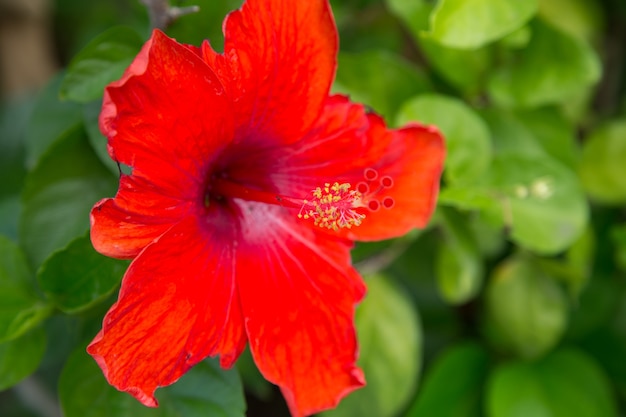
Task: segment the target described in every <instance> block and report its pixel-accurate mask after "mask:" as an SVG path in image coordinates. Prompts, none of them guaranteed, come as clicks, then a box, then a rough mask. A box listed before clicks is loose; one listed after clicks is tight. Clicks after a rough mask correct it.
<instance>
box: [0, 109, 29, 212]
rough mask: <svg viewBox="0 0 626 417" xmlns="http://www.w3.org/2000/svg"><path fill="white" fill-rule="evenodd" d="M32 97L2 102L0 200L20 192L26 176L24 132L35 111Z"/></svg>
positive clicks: (0, 116) (0, 124)
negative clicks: (0, 179)
mask: <svg viewBox="0 0 626 417" xmlns="http://www.w3.org/2000/svg"><path fill="white" fill-rule="evenodd" d="M33 104H34V103H33V100H32V99H21V100H6V103H2V104H0V138H2V140H0V178H2V181H0V200H1V199H2V198H3V197H6V196H13V195H16V194H17V193H19V192H20V190H21V188H22V185H23V182H24V177H25V176H26V166H25V163H24V162H25V161H24V160H25V149H24V134H25V132H26V128H27V127H28V123H29V119H30V117H31V113H32V111H33Z"/></svg>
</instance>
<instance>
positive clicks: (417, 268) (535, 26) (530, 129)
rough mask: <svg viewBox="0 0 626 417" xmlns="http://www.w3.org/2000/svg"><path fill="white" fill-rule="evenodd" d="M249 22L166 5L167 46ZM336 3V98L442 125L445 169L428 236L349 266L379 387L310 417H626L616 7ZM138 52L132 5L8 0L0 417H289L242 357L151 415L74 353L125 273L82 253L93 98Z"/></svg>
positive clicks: (621, 55)
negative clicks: (357, 281)
mask: <svg viewBox="0 0 626 417" xmlns="http://www.w3.org/2000/svg"><path fill="white" fill-rule="evenodd" d="M294 1H295V0H294ZM298 1H304V0H298ZM240 4H241V1H239V0H198V1H193V2H192V1H180V2H172V5H173V6H181V7H184V6H190V5H199V6H200V12H199V13H195V14H190V15H187V16H184V17H181V18H180V19H178V20H177V21H175V22H173V23H172V24H171V25H170V26H169V27H168V28H167V33H168V34H169V35H170V36H173V37H175V38H176V39H177V40H178V41H180V42H185V43H190V44H195V45H199V44H200V42H201V41H202V40H203V39H205V38H208V39H210V40H211V44H212V45H213V46H214V47H215V48H216V49H218V50H219V49H220V48H221V44H222V42H223V40H222V34H221V22H222V20H223V18H224V16H225V15H226V14H227V13H228V12H229V11H230V10H233V9H235V8H237V7H239V6H240ZM331 5H332V7H333V12H334V14H335V19H336V22H337V25H338V28H339V34H340V45H341V46H340V49H341V51H340V55H339V66H338V72H337V77H336V81H335V84H334V87H333V90H334V91H335V92H339V93H343V94H349V95H350V97H351V98H352V99H353V100H355V101H360V102H363V103H365V104H367V105H368V106H369V107H371V108H372V109H373V110H374V111H376V112H377V113H379V114H381V115H383V116H384V117H385V119H386V121H387V122H388V124H389V125H391V126H400V125H402V124H405V123H407V122H410V121H421V122H423V123H427V124H435V125H437V126H439V127H440V129H441V130H442V132H443V133H444V134H445V136H446V141H447V147H448V159H447V162H446V171H445V173H444V176H443V179H442V188H441V197H440V200H439V204H438V208H437V212H436V214H435V216H434V219H433V221H432V222H431V224H430V226H429V227H428V228H427V229H426V230H423V231H415V232H412V233H410V234H408V235H407V236H405V237H402V238H399V239H396V240H393V241H388V242H380V243H372V244H360V245H358V246H357V247H356V249H355V251H354V262H355V264H356V266H357V267H358V268H359V270H360V271H361V272H362V274H363V275H364V277H365V279H366V281H367V283H368V287H369V294H368V296H367V298H366V300H365V301H364V302H363V303H362V305H360V306H359V308H358V311H357V327H358V332H359V340H360V346H361V348H360V351H361V357H360V365H361V366H362V367H363V369H364V370H365V373H366V376H367V380H368V386H367V387H366V388H364V389H362V390H360V391H357V392H355V393H353V394H352V395H350V396H349V397H347V398H346V399H345V400H344V401H343V402H342V403H341V404H340V406H339V407H338V408H337V409H336V410H332V411H329V412H326V413H323V414H324V415H326V416H329V417H357V416H358V417H362V416H373V417H394V416H398V417H400V416H402V417H404V416H406V417H482V416H484V417H613V416H624V415H626V279H625V274H626V210H625V205H624V203H626V65H625V63H626V2H625V1H623V0H519V1H515V2H514V1H510V0H439V1H436V0H333V1H331ZM120 26H123V28H120ZM150 30H151V22H150V17H149V14H148V12H147V9H146V7H145V6H144V5H143V4H142V3H140V2H139V0H90V1H83V0H0V93H1V103H0V416H2V417H56V416H60V415H64V416H66V417H84V416H91V417H96V416H98V417H99V416H102V417H105V416H111V417H113V416H115V417H118V416H128V417H131V416H132V417H136V416H181V417H188V416H213V415H215V416H218V415H219V416H233V417H235V416H242V415H248V416H250V417H260V416H279V417H280V416H287V415H288V413H287V410H286V407H285V406H284V404H283V400H282V397H281V395H280V393H279V392H278V391H277V390H276V389H275V388H274V387H272V386H270V385H269V384H268V383H267V382H266V381H265V380H264V379H263V378H262V377H261V376H260V375H259V374H258V372H257V371H256V369H255V367H254V364H253V362H252V360H251V358H250V356H249V355H248V354H247V353H246V354H244V356H243V357H242V359H241V360H240V361H239V362H238V364H237V369H236V370H233V371H229V372H223V371H220V370H219V369H218V368H217V367H216V366H215V363H214V361H207V363H206V364H205V365H203V367H198V369H197V370H195V369H194V371H193V372H190V375H191V376H189V377H188V378H187V379H185V378H183V379H181V381H180V382H179V383H177V384H175V385H174V386H172V387H170V388H166V389H163V390H162V391H163V400H162V404H164V406H163V407H161V408H159V409H156V410H152V409H146V408H143V407H141V406H139V405H138V403H136V402H135V401H134V400H133V399H132V398H130V396H128V395H126V394H121V393H118V392H116V391H115V390H113V389H112V388H110V387H108V386H107V385H106V382H104V379H103V378H102V374H101V373H100V371H99V369H98V368H97V366H95V364H94V363H93V362H92V361H91V359H90V358H89V357H88V356H87V355H86V354H85V353H84V346H85V343H87V342H88V341H89V340H90V339H91V338H92V337H93V335H94V334H95V333H96V332H97V330H98V328H99V326H100V323H101V320H102V317H103V314H104V312H105V311H106V310H107V308H108V306H110V305H111V303H112V302H113V301H114V300H115V296H116V291H117V288H118V285H119V280H120V279H121V276H122V274H123V271H124V269H125V267H126V265H127V264H126V263H124V262H118V261H113V262H112V261H110V260H105V259H104V258H103V257H100V256H99V255H97V254H95V252H93V251H92V250H91V248H90V245H89V241H88V238H87V235H86V232H87V228H88V213H89V209H90V207H91V206H92V205H93V203H94V202H95V201H97V200H99V199H100V198H104V197H107V196H112V195H113V194H114V192H115V189H116V186H117V178H116V174H117V167H116V166H115V165H114V164H112V163H111V161H110V160H108V157H107V156H106V150H105V139H104V138H103V137H102V136H101V135H100V133H99V132H98V128H97V115H98V112H99V106H100V98H101V95H102V88H103V87H104V85H106V83H108V82H110V81H112V80H114V79H116V78H118V77H119V76H120V75H121V72H122V71H123V69H124V67H125V66H126V65H128V64H129V63H130V61H131V60H132V58H133V57H134V55H135V54H136V53H137V51H138V50H139V48H140V46H141V43H142V42H143V41H145V40H146V39H147V37H148V36H149V33H150ZM390 221H393V219H390ZM74 264H77V265H78V264H79V265H78V266H72V265H74ZM93 271H97V273H94V272H93ZM85 276H87V277H89V280H90V281H89V282H90V283H83V282H82V281H81V283H80V285H77V284H76V285H75V283H76V282H78V281H79V280H80V278H83V277H85ZM94 283H95V284H94ZM96 284H97V285H96ZM16 300H17V301H16ZM26 316H27V317H28V320H26V319H24V317H26ZM15 323H20V327H19V329H20V330H19V331H16V330H15V331H14V329H15V327H11V326H13V325H14V324H15ZM200 368H201V369H200ZM176 387H177V388H176ZM224 387H226V388H224ZM190 393H193V395H191V394H190ZM217 393H219V394H217ZM190 395H191V397H193V398H192V399H190ZM217 397H219V398H217ZM244 398H245V400H244ZM246 404H247V414H246V413H244V411H243V410H244V409H245V408H246Z"/></svg>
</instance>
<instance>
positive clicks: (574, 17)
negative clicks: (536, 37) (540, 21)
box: [539, 0, 604, 41]
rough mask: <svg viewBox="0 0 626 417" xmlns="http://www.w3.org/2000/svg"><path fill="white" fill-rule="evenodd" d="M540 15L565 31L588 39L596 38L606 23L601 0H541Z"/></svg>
mask: <svg viewBox="0 0 626 417" xmlns="http://www.w3.org/2000/svg"><path fill="white" fill-rule="evenodd" d="M539 15H540V16H541V17H542V18H544V19H545V20H546V21H547V22H549V23H550V24H551V25H553V26H555V27H557V28H559V29H560V30H562V31H563V32H567V33H569V34H570V35H572V36H576V37H579V38H582V39H586V40H588V41H593V40H595V39H596V38H597V36H598V35H599V31H600V30H601V29H602V28H603V25H604V16H603V7H602V3H601V2H599V1H589V0H539Z"/></svg>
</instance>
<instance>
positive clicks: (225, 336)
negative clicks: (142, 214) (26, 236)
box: [87, 211, 246, 407]
mask: <svg viewBox="0 0 626 417" xmlns="http://www.w3.org/2000/svg"><path fill="white" fill-rule="evenodd" d="M213 214H214V215H213V216H211V219H212V221H211V222H210V224H207V223H206V222H203V223H202V224H201V223H200V219H198V218H194V217H188V218H187V219H184V220H183V221H181V222H180V223H179V224H177V225H175V226H173V227H172V228H171V229H170V230H168V231H167V232H166V233H164V234H163V236H161V237H160V238H159V239H157V240H156V241H155V242H154V243H152V244H150V245H148V246H147V247H146V248H145V250H144V251H142V252H141V253H140V254H139V256H137V258H136V259H135V260H134V261H133V262H132V263H131V265H130V267H129V268H128V270H127V271H126V274H125V275H124V279H123V280H122V288H121V290H120V294H119V298H118V301H117V302H116V303H115V304H114V305H113V307H111V309H110V310H109V312H108V313H107V315H106V316H105V318H104V322H103V328H102V331H101V332H100V333H99V334H98V335H97V336H96V338H95V339H94V340H93V341H92V342H91V344H90V345H89V347H88V348H87V351H88V352H89V353H90V354H91V355H92V356H93V357H94V358H95V359H96V361H97V362H98V364H99V365H100V367H101V368H102V370H103V372H104V375H105V376H106V378H107V380H108V381H109V383H110V384H111V385H113V386H115V387H116V388H117V389H119V390H121V391H127V392H129V393H130V394H132V395H134V396H135V397H136V398H137V399H138V400H139V401H141V402H142V403H143V404H145V405H147V406H152V407H154V406H156V405H157V402H156V399H155V398H154V391H155V389H156V388H158V387H161V386H166V385H169V384H172V383H173V382H175V381H176V380H178V378H180V377H181V376H182V375H183V374H184V373H185V372H186V371H187V370H188V369H189V368H191V367H192V366H193V365H195V364H196V363H198V362H199V361H201V360H202V359H204V358H206V357H207V356H214V355H221V363H222V365H223V366H226V367H228V366H231V365H232V364H233V363H234V361H235V360H236V358H237V357H238V356H239V354H240V353H241V351H242V350H243V348H244V346H245V341H246V338H245V333H244V327H243V320H242V316H241V310H240V307H239V295H238V289H237V286H236V283H235V276H234V274H235V270H234V256H235V255H234V252H233V244H232V238H233V235H234V234H233V232H232V231H230V230H232V229H231V228H230V224H231V222H232V219H229V218H228V214H227V213H225V212H224V211H219V212H216V213H213Z"/></svg>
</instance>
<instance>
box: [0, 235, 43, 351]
mask: <svg viewBox="0 0 626 417" xmlns="http://www.w3.org/2000/svg"><path fill="white" fill-rule="evenodd" d="M33 284H34V282H33V280H32V273H31V271H30V270H29V268H28V264H27V262H26V258H25V256H24V254H23V253H22V251H21V250H20V248H19V247H17V245H15V244H14V243H13V242H11V241H10V240H8V239H7V238H5V237H4V236H0V343H2V342H7V341H10V340H14V339H17V338H18V337H20V336H21V335H23V334H24V333H26V332H27V331H28V330H30V329H32V328H33V327H35V326H36V325H37V324H39V323H40V322H41V321H42V320H43V319H45V318H46V317H47V316H48V315H49V314H50V312H51V308H50V306H48V305H47V304H46V303H44V302H43V301H42V300H41V299H39V298H38V297H37V295H36V294H35V292H34V285H33Z"/></svg>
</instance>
